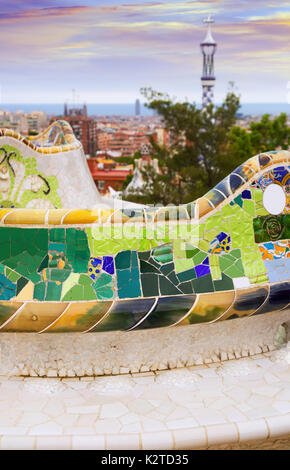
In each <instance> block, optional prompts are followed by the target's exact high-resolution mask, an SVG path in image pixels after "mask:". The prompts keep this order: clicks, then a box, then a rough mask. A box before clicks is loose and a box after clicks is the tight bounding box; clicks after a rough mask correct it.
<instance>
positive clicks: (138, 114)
mask: <svg viewBox="0 0 290 470" xmlns="http://www.w3.org/2000/svg"><path fill="white" fill-rule="evenodd" d="M140 114H141V105H140V100H136V102H135V115H136V116H140Z"/></svg>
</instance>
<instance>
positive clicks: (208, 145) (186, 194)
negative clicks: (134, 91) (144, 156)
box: [131, 88, 240, 204]
mask: <svg viewBox="0 0 290 470" xmlns="http://www.w3.org/2000/svg"><path fill="white" fill-rule="evenodd" d="M141 92H142V94H143V95H144V96H145V97H146V99H147V101H148V103H147V107H148V108H150V109H152V110H155V111H156V112H157V113H158V115H159V116H160V117H161V118H162V121H163V124H164V127H165V128H166V130H167V131H168V132H169V133H170V140H171V144H170V147H169V148H167V147H162V146H159V145H158V144H157V143H156V142H154V140H153V139H151V145H152V149H153V151H152V157H153V158H157V159H158V162H159V168H160V174H156V172H154V171H153V169H152V168H151V169H146V171H143V178H144V183H145V184H144V194H143V198H141V199H143V201H142V202H147V203H157V202H162V203H163V204H169V203H174V204H181V203H185V202H189V201H191V200H193V199H195V198H196V197H199V196H201V195H202V194H204V193H205V192H207V191H208V190H209V189H210V188H212V187H213V186H214V185H215V184H216V183H218V182H219V181H220V180H221V179H222V178H223V177H224V176H226V174H228V172H229V171H231V170H232V169H233V168H234V167H235V166H236V165H235V161H234V160H235V159H234V158H231V159H230V161H229V151H228V147H229V146H228V135H229V132H230V131H231V129H232V128H233V126H234V124H235V123H236V113H237V110H238V109H239V106H240V104H239V97H238V96H236V95H235V94H234V93H233V92H229V93H228V95H227V96H226V99H225V101H224V102H223V103H222V105H221V106H218V107H214V106H213V105H209V106H208V107H207V108H206V110H204V111H203V110H201V109H199V108H198V107H197V106H196V105H195V104H194V103H189V102H188V101H185V102H182V103H180V102H175V101H174V100H172V99H171V98H170V97H169V96H168V95H167V94H162V93H159V92H155V91H153V90H152V89H151V88H148V89H146V88H145V89H142V90H141ZM131 200H135V201H136V198H134V196H132V197H131ZM138 201H140V195H139V196H138Z"/></svg>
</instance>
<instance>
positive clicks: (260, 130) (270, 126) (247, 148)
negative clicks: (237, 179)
mask: <svg viewBox="0 0 290 470" xmlns="http://www.w3.org/2000/svg"><path fill="white" fill-rule="evenodd" d="M289 146H290V128H289V127H288V124H287V114H285V113H281V114H279V116H276V117H275V118H274V119H270V115H269V114H264V115H263V116H262V117H261V119H260V121H258V122H254V121H252V122H251V124H250V126H249V129H248V130H245V129H241V128H240V127H237V126H235V127H233V128H232V130H231V131H230V133H229V150H230V153H231V154H232V155H235V156H236V158H239V159H240V161H241V162H242V161H245V160H247V158H249V157H250V156H253V155H256V154H258V153H263V152H270V151H271V150H276V149H280V148H281V149H283V150H287V149H288V148H289Z"/></svg>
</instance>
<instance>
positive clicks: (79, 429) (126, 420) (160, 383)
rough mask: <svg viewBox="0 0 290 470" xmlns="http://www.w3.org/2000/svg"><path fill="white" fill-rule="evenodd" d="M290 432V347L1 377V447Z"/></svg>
mask: <svg viewBox="0 0 290 470" xmlns="http://www.w3.org/2000/svg"><path fill="white" fill-rule="evenodd" d="M287 434H290V344H289V343H288V346H286V347H284V348H282V349H280V350H278V351H273V352H271V353H265V354H261V355H257V356H253V357H251V358H242V359H238V360H232V361H227V362H223V363H217V364H208V365H203V366H193V367H188V368H185V369H175V370H171V371H160V372H156V373H153V372H144V373H141V374H132V375H119V376H108V377H97V378H95V379H91V378H84V379H81V380H79V379H76V378H74V379H56V378H25V379H19V378H13V377H11V378H8V377H1V378H0V448H1V449H24V448H27V449H117V448H120V449H129V448H132V449H136V448H137V449H142V448H143V449H150V448H151V449H172V448H176V449H182V448H185V449H189V448H204V447H209V446H215V445H216V446H218V445H223V444H231V443H238V442H247V441H250V440H256V439H268V438H276V437H279V436H286V435H287Z"/></svg>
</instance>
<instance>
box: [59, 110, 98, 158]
mask: <svg viewBox="0 0 290 470" xmlns="http://www.w3.org/2000/svg"><path fill="white" fill-rule="evenodd" d="M65 120H66V121H68V122H69V123H70V125H71V127H72V129H73V131H74V134H75V136H76V138H77V139H78V140H79V141H80V142H81V143H82V145H83V148H84V152H85V154H86V155H95V153H96V151H97V150H98V128H97V122H96V121H95V120H94V119H92V118H88V117H85V116H83V115H69V116H67V117H65Z"/></svg>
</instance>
